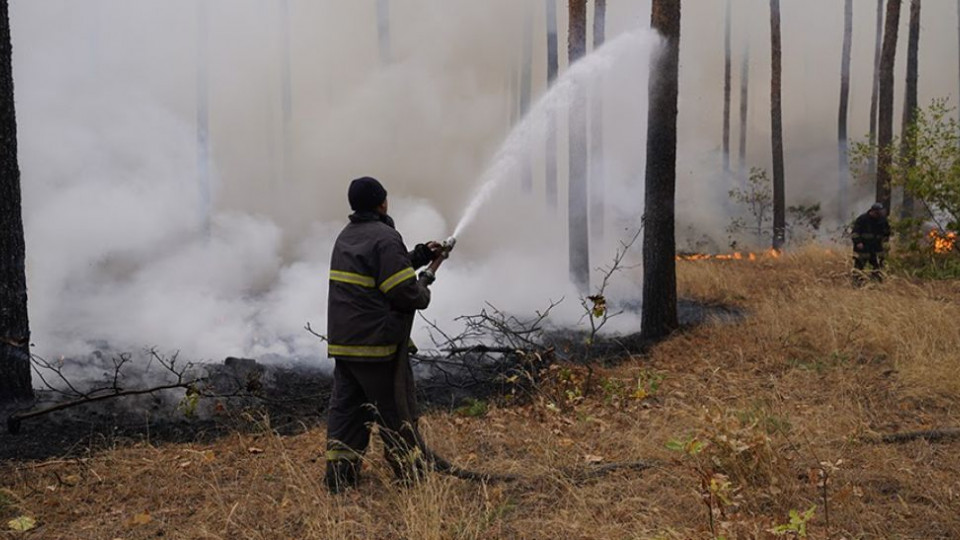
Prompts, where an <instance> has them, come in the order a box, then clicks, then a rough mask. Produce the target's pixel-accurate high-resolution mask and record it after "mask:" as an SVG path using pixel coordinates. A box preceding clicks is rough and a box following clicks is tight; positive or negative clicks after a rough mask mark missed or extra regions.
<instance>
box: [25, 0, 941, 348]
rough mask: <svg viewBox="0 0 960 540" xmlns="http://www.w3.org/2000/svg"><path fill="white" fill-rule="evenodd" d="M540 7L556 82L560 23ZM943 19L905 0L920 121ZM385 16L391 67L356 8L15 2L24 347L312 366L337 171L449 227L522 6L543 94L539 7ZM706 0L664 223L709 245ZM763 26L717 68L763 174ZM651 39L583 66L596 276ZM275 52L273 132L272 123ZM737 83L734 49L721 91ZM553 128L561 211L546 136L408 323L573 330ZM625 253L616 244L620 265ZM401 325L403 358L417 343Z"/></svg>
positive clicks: (861, 26) (822, 117)
mask: <svg viewBox="0 0 960 540" xmlns="http://www.w3.org/2000/svg"><path fill="white" fill-rule="evenodd" d="M200 1H206V2H207V7H208V13H209V16H208V20H209V25H208V27H207V28H206V30H205V32H201V28H199V27H198V9H197V6H198V2H200ZM559 4H560V6H561V9H560V12H561V13H560V21H559V27H560V29H561V32H560V35H559V43H560V50H561V55H560V58H561V69H564V68H565V66H564V65H563V58H565V54H563V51H564V50H565V44H566V33H565V31H564V29H565V27H566V18H565V16H564V14H563V11H564V10H563V9H562V7H563V2H560V3H559ZM609 4H610V6H609V9H608V20H607V36H608V41H611V42H613V41H616V39H617V38H618V36H623V35H624V34H626V33H629V32H637V31H638V29H641V28H643V27H644V26H646V21H647V20H648V19H649V2H644V1H633V0H620V1H617V0H611V1H610V2H609ZM839 4H840V3H838V2H836V1H835V0H803V1H800V0H796V1H792V0H788V1H785V2H784V6H783V24H784V69H785V74H784V77H785V78H784V100H785V101H784V114H785V123H786V126H787V127H786V130H785V137H786V146H787V183H788V189H787V198H788V202H789V203H791V204H794V203H800V202H807V201H806V200H805V199H806V198H810V199H811V200H820V201H824V202H825V204H826V203H829V202H830V201H831V200H832V198H831V197H832V193H833V191H832V186H833V185H835V184H834V179H833V178H834V177H833V174H834V172H835V170H836V162H835V159H834V155H835V154H834V153H833V152H834V149H835V142H836V141H835V139H836V137H835V126H836V119H835V101H836V97H835V94H836V92H837V91H838V89H837V90H836V91H835V89H834V88H833V87H834V86H836V87H837V88H838V87H839V74H838V73H837V74H834V72H835V71H836V72H838V71H839V48H840V37H841V36H840V28H841V24H840V19H841V9H840V5H839ZM947 4H948V3H943V4H942V5H941V4H940V3H937V4H927V5H925V6H924V10H925V15H924V21H925V29H924V32H925V34H924V37H923V38H922V41H921V48H922V52H921V94H922V95H921V102H922V103H924V102H926V101H927V100H928V99H929V97H932V96H944V95H949V94H952V93H954V92H955V86H954V84H955V76H954V75H950V74H949V73H954V72H955V69H953V68H951V70H947V69H943V66H956V62H955V61H954V60H955V59H956V40H955V38H956V34H955V28H953V26H952V23H949V21H950V20H955V18H953V14H952V12H949V10H948V9H947ZM390 5H391V15H390V23H391V28H390V35H391V39H392V43H391V55H392V60H393V61H392V63H390V64H389V65H383V64H382V63H381V59H380V57H379V46H378V43H377V17H376V12H375V7H376V2H374V1H373V0H370V1H351V2H343V1H336V0H289V7H290V17H291V18H290V21H289V25H288V26H289V29H290V31H289V34H288V35H287V36H284V35H283V34H282V29H283V28H284V26H285V25H284V24H283V22H282V21H281V19H280V16H281V13H282V10H281V9H280V0H267V1H264V0H141V1H138V2H129V1H125V0H85V1H84V2H75V1H71V0H11V20H12V31H13V41H14V75H15V83H16V91H17V106H18V120H19V130H20V131H19V134H20V160H21V168H22V172H23V187H24V204H25V226H26V232H27V251H28V266H29V267H28V279H29V287H30V289H29V294H30V315H31V322H32V329H33V341H34V343H36V352H38V353H40V354H42V355H45V356H60V355H67V356H70V355H79V354H83V353H86V352H89V351H91V350H94V349H99V348H103V347H106V346H109V347H110V348H112V349H114V350H134V349H138V348H142V347H147V346H158V347H161V348H163V349H165V350H172V349H180V350H181V351H182V353H183V355H184V356H185V357H187V358H190V359H201V360H202V359H211V360H216V359H220V358H222V357H224V356H226V355H248V356H255V357H258V358H261V359H270V358H274V359H277V360H284V359H291V358H293V359H301V360H309V361H314V360H315V359H317V358H319V357H321V356H322V354H323V349H322V346H321V344H320V343H319V341H318V340H317V339H316V338H314V337H312V336H310V335H309V334H307V333H306V332H305V331H304V330H303V325H304V324H305V323H306V322H308V321H309V322H311V323H312V324H313V326H314V327H315V328H317V329H320V330H322V329H324V328H325V307H326V300H325V297H326V288H327V282H326V276H327V274H326V273H327V264H328V260H329V253H330V248H331V245H332V242H333V240H334V238H335V236H336V234H337V232H338V231H339V229H340V228H341V227H342V226H343V224H344V223H345V220H346V215H347V213H348V208H347V204H346V196H345V192H346V186H347V183H348V182H349V180H350V179H352V178H354V177H357V176H362V175H372V176H376V177H379V178H381V179H382V180H383V181H384V183H385V184H386V186H387V189H388V190H389V191H390V193H391V211H392V213H393V214H394V217H395V219H396V221H397V224H398V227H399V229H400V231H401V232H402V233H403V234H404V236H405V238H406V239H407V240H408V243H409V244H411V245H412V244H413V243H414V242H417V241H422V240H426V239H431V238H435V239H442V238H444V237H446V236H447V235H449V234H450V233H451V232H452V230H453V228H454V227H455V226H456V224H457V222H458V221H459V219H460V217H461V215H462V213H463V211H464V209H465V208H466V207H467V206H468V204H469V201H470V198H471V197H472V195H473V193H474V192H475V189H476V187H477V182H478V181H479V179H481V178H482V176H483V174H484V172H485V171H486V170H487V169H488V168H489V166H490V165H491V161H492V160H493V159H494V157H495V155H496V152H497V150H498V148H499V147H500V146H501V144H502V143H503V141H504V140H506V138H507V135H508V132H509V128H510V125H509V120H510V116H511V108H512V107H513V106H514V105H513V104H515V103H516V96H511V95H510V88H511V82H510V81H511V78H512V77H513V75H511V72H512V71H519V68H518V62H519V58H520V55H521V51H520V46H519V44H520V35H521V33H522V28H521V24H522V21H523V20H524V17H523V10H525V9H532V10H534V13H535V16H534V17H533V20H534V21H535V24H534V28H533V35H534V36H535V40H534V44H535V45H534V58H536V61H535V63H534V66H533V76H534V87H533V88H534V93H535V95H536V94H537V93H539V94H541V95H542V93H543V91H544V87H545V78H546V73H545V61H544V59H545V56H546V51H545V48H546V46H545V40H544V39H542V36H544V35H545V25H544V21H543V16H542V14H543V11H542V10H543V3H542V2H540V1H534V0H530V1H526V2H518V1H516V0H484V1H467V0H458V1H449V2H448V1H439V0H392V1H391V2H390ZM722 5H723V3H722V2H699V3H689V4H687V5H685V6H684V9H685V11H684V14H683V17H684V20H683V25H684V26H683V39H682V45H681V62H682V67H681V97H680V100H681V103H680V149H679V153H680V157H679V164H678V202H679V208H678V218H679V220H680V224H681V227H680V230H681V231H682V230H683V226H684V224H687V223H694V224H696V225H698V226H699V228H700V230H703V231H704V232H710V233H718V232H719V230H720V229H722V226H723V225H725V224H726V222H727V220H728V216H727V215H726V214H725V212H724V209H723V205H722V204H720V202H722V201H723V200H724V199H725V193H726V190H727V186H725V185H722V183H720V182H717V181H716V178H717V171H718V170H719V168H720V160H719V156H718V153H717V149H718V147H719V139H720V110H721V105H722V102H721V95H722V94H721V89H722V86H721V83H722V79H721V75H720V74H721V73H722V71H721V69H722V13H723V8H722ZM873 5H875V3H874V2H872V1H871V2H866V1H863V2H856V9H857V10H858V12H857V23H856V27H855V36H854V63H853V65H854V83H853V90H852V91H853V97H852V102H851V106H852V108H851V114H852V117H851V118H852V121H851V129H850V132H851V134H858V133H864V132H865V131H866V121H865V119H866V109H867V107H868V105H869V91H868V88H869V80H870V76H871V73H870V71H871V69H872V65H871V64H872V16H871V12H872V11H871V10H872V7H871V6H873ZM834 12H835V13H834ZM766 13H767V12H766V2H765V1H762V0H743V1H742V2H741V1H735V2H734V14H735V21H734V36H735V39H734V51H739V50H740V48H741V45H742V43H743V42H744V41H749V42H750V44H751V47H752V52H751V56H752V58H753V59H754V61H753V62H752V79H751V87H750V92H751V100H752V101H751V105H750V125H749V128H748V129H749V130H750V131H749V137H748V150H749V156H748V162H749V165H759V166H767V163H768V160H769V143H768V140H769V117H768V116H767V112H766V111H767V108H768V104H769V87H768V79H769V39H768V33H767V32H768V29H767V24H768V21H767V18H766V16H765V14H766ZM830 13H834V14H833V15H829V14H830ZM758 14H763V15H764V16H760V15H758ZM944 21H946V22H944ZM948 23H949V24H948ZM947 26H949V28H947ZM204 34H205V35H206V36H207V39H208V40H209V41H208V69H207V74H208V78H209V91H210V93H209V104H210V126H211V133H210V140H211V155H212V159H213V166H212V172H213V174H212V177H213V180H212V182H213V186H212V192H213V193H214V197H213V211H212V214H210V215H207V214H206V213H205V212H204V207H205V206H204V203H203V200H202V193H203V192H204V190H203V188H202V186H199V185H198V180H197V179H198V176H199V175H198V168H197V159H198V149H197V144H196V139H197V135H196V129H197V119H196V117H197V104H198V97H197V87H198V84H197V83H198V80H197V71H198V51H199V50H200V49H199V47H198V40H199V39H200V37H201V36H202V35H204ZM536 36H540V37H536ZM588 38H589V36H588ZM901 41H904V40H901ZM834 42H835V44H836V46H835V47H834V46H833V45H831V43H834ZM652 43H653V41H652V40H643V39H640V40H638V41H637V46H635V47H627V48H626V49H625V50H623V51H622V52H620V53H617V54H616V55H613V57H612V58H611V59H609V63H610V67H609V69H608V70H607V71H605V72H604V76H603V97H604V103H605V105H604V107H605V108H604V120H605V146H606V160H607V161H606V169H607V177H606V185H607V193H608V203H609V204H610V205H611V206H612V210H611V211H610V212H609V217H608V224H607V234H606V238H605V240H604V242H603V243H602V244H603V245H601V246H594V249H593V251H594V252H593V253H592V254H591V261H592V262H591V265H592V266H594V267H596V266H600V265H602V264H607V263H609V261H610V259H611V257H612V252H613V249H614V248H615V247H616V245H617V242H618V241H619V240H623V239H626V238H629V237H630V236H631V235H632V233H633V231H634V230H635V227H636V226H637V224H638V223H639V217H640V213H641V212H642V192H643V189H642V179H643V154H644V149H645V144H644V139H645V132H646V121H645V119H646V106H647V101H646V78H647V66H648V58H649V54H650V50H651V49H652V47H653V45H652ZM286 47H288V48H289V51H290V65H291V73H292V80H291V88H292V95H291V97H292V113H293V114H292V122H291V123H290V124H289V125H285V122H284V119H283V113H282V101H283V95H282V94H283V91H282V89H283V85H282V84H281V76H282V71H283V70H282V65H283V62H282V58H283V54H284V50H285V48H286ZM946 51H949V52H946ZM903 58H904V55H903V54H901V55H900V56H899V59H900V62H899V63H898V72H899V71H902V67H903ZM833 64H836V68H833V67H832V66H833ZM738 65H739V63H738V59H737V58H736V57H735V58H734V66H735V69H734V82H735V84H736V81H737V77H738V71H737V66H738ZM825 66H826V67H825ZM898 80H902V77H900V76H899V75H898ZM834 82H836V84H834ZM734 94H735V95H736V92H734ZM898 95H899V92H898ZM898 100H899V99H898ZM737 107H738V104H737V103H736V101H735V102H734V111H736V110H737ZM559 117H560V128H561V131H560V133H559V137H558V140H559V141H560V151H559V154H558V155H559V158H560V180H561V182H560V194H561V199H560V204H559V212H558V213H557V214H556V215H554V214H553V213H551V212H550V211H549V210H548V209H547V208H545V207H544V204H543V195H542V194H543V191H544V185H543V174H544V167H543V143H542V142H541V141H539V140H537V138H538V137H536V136H531V137H528V138H527V140H524V141H521V142H520V143H519V144H520V146H521V147H522V146H530V147H531V148H532V151H533V161H534V166H533V170H534V195H525V194H523V193H522V191H521V189H520V187H519V185H520V179H519V177H518V178H508V179H506V180H505V181H504V182H503V184H504V185H503V186H502V188H500V189H498V190H497V191H496V192H495V193H493V196H492V197H491V200H490V201H489V202H488V203H487V204H486V205H485V206H483V207H482V208H481V210H480V212H479V213H478V215H477V218H476V220H475V221H474V222H473V223H471V224H470V225H469V227H467V228H466V230H465V231H464V232H463V235H462V238H460V244H459V246H458V248H457V252H456V253H455V256H454V258H453V259H451V261H450V262H449V263H448V264H447V265H445V266H444V268H442V270H441V278H440V280H439V281H438V283H437V284H436V286H435V287H434V290H435V295H434V304H433V306H432V307H431V308H430V310H428V312H427V314H426V315H427V316H428V317H429V318H431V319H434V320H436V321H437V322H438V323H440V324H441V325H449V324H452V321H453V319H455V317H457V316H459V315H463V314H469V313H475V312H477V311H478V310H479V309H481V308H482V307H483V304H484V302H485V301H489V302H491V303H493V304H495V305H497V306H498V307H500V308H501V309H504V310H506V311H509V312H511V313H518V314H523V313H532V312H533V311H534V310H535V309H538V308H543V307H545V306H546V305H547V304H548V303H549V301H550V300H551V299H554V300H556V299H559V298H561V297H564V298H565V301H564V304H563V305H562V307H561V309H559V310H558V311H557V312H556V315H557V319H556V320H557V322H558V323H564V324H576V323H577V322H578V321H579V319H580V315H581V314H582V310H581V309H580V307H579V305H578V300H577V295H576V292H575V291H574V290H573V289H572V287H571V286H570V285H569V282H568V279H567V258H566V246H567V242H566V222H565V208H566V200H565V196H564V195H565V192H566V188H565V180H564V179H565V176H566V174H565V173H566V152H565V149H566V128H565V125H566V120H565V118H566V115H565V114H563V113H562V112H561V114H560V115H559ZM285 129H288V130H289V132H288V133H287V134H286V136H287V137H288V138H289V140H290V142H291V144H290V145H289V148H284V144H283V141H284V139H285V134H284V130H285ZM534 131H537V130H534ZM733 136H734V140H736V136H737V131H736V122H735V120H734V130H733ZM284 159H287V160H289V162H288V163H284V162H283V161H284ZM828 215H829V214H828ZM720 235H722V233H720ZM639 251H640V250H639V245H637V246H635V247H634V254H635V255H638V254H639ZM634 262H635V261H634ZM638 272H639V271H638V270H637V269H636V268H632V269H630V270H627V271H625V272H624V273H623V274H622V275H621V276H620V277H619V278H618V279H617V280H616V281H615V283H614V288H613V289H612V290H611V291H609V292H610V296H611V298H612V299H624V298H631V299H635V298H636V295H637V294H638V293H637V289H638V286H639V276H638V275H637V274H638ZM616 323H617V326H616V327H615V328H614V329H615V330H624V331H625V330H631V329H635V328H637V326H638V324H637V321H636V320H635V319H633V318H627V317H623V318H620V319H617V320H616ZM416 333H417V336H416V337H417V339H418V341H420V342H421V344H422V343H423V341H424V337H425V332H424V329H423V328H422V326H421V327H419V328H418V329H417V331H416Z"/></svg>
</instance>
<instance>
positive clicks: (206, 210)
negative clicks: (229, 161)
mask: <svg viewBox="0 0 960 540" xmlns="http://www.w3.org/2000/svg"><path fill="white" fill-rule="evenodd" d="M208 8H209V6H208V3H207V0H197V187H198V190H199V192H200V219H201V223H202V225H203V227H204V230H205V231H206V230H207V228H208V227H209V226H210V209H211V206H212V205H211V200H210V197H211V190H210V54H209V45H210V40H209V38H210V29H209V12H208Z"/></svg>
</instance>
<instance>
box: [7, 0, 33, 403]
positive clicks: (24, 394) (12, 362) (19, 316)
mask: <svg viewBox="0 0 960 540" xmlns="http://www.w3.org/2000/svg"><path fill="white" fill-rule="evenodd" d="M12 60H13V47H12V46H11V44H10V18H9V9H8V5H7V0H0V402H8V401H13V400H17V399H29V398H31V397H33V385H32V384H31V381H30V324H29V322H28V320H27V275H26V250H25V247H24V241H23V217H22V215H21V207H20V166H19V164H18V163H17V113H16V108H15V106H14V98H13V66H12Z"/></svg>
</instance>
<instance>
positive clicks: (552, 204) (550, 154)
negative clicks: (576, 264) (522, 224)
mask: <svg viewBox="0 0 960 540" xmlns="http://www.w3.org/2000/svg"><path fill="white" fill-rule="evenodd" d="M559 69H560V63H559V60H558V54H557V0H547V86H548V87H550V86H553V81H555V80H557V72H558V71H559ZM547 114H548V116H547V142H546V145H547V146H546V152H545V154H544V161H545V162H546V163H545V166H544V168H545V178H544V184H545V186H544V187H545V191H546V198H547V207H548V208H550V209H551V210H554V211H555V210H556V209H557V117H556V114H555V113H554V112H553V111H552V110H551V111H549V112H548V113H547Z"/></svg>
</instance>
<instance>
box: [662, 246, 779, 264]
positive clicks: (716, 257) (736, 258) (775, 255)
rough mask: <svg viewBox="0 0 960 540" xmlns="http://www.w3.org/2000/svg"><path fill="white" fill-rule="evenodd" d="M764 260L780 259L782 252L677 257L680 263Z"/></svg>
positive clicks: (769, 251)
mask: <svg viewBox="0 0 960 540" xmlns="http://www.w3.org/2000/svg"><path fill="white" fill-rule="evenodd" d="M761 258H763V259H779V258H780V252H779V251H777V250H775V249H771V250H768V251H765V252H763V253H759V254H758V253H741V252H739V251H735V252H733V253H720V254H716V255H710V254H709V253H686V254H682V255H677V260H678V261H694V262H695V261H744V260H746V261H754V262H755V261H757V260H760V259H761Z"/></svg>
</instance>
